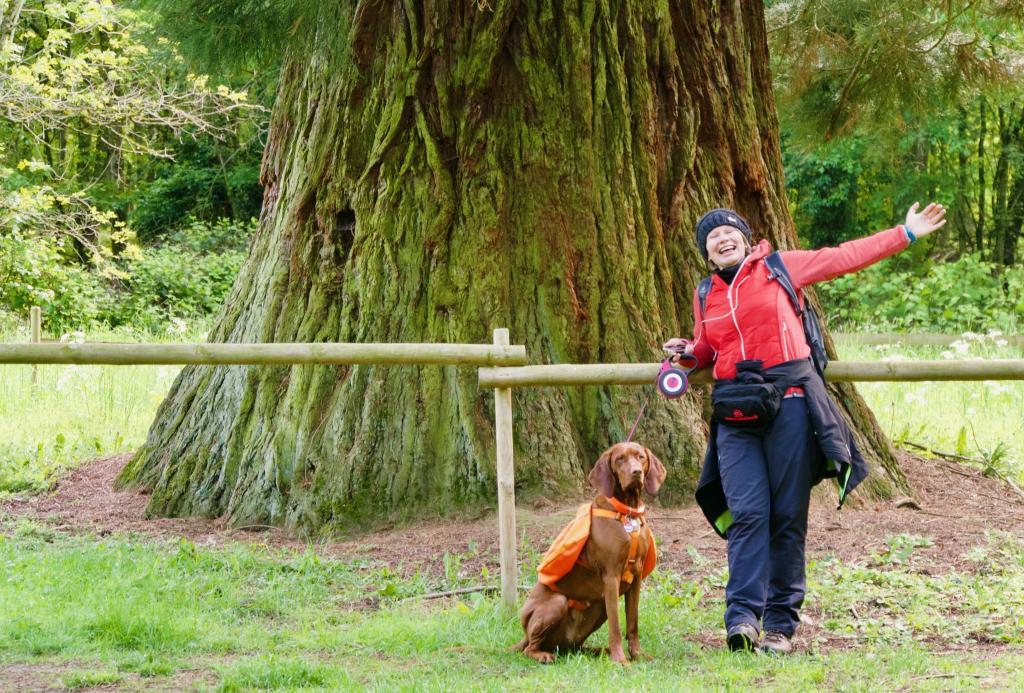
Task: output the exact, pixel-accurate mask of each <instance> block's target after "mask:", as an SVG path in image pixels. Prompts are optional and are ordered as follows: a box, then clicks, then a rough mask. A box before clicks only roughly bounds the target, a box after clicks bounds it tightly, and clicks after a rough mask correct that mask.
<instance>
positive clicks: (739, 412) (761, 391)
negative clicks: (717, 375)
mask: <svg viewBox="0 0 1024 693" xmlns="http://www.w3.org/2000/svg"><path fill="white" fill-rule="evenodd" d="M763 365H764V364H763V362H762V361H759V360H757V359H750V360H747V361H740V362H739V363H737V364H736V377H735V378H732V379H731V380H719V381H717V382H716V383H715V386H714V389H712V391H711V418H712V419H713V420H714V421H716V422H718V423H720V424H726V425H727V426H732V427H733V428H766V427H767V426H769V425H770V424H771V422H772V421H773V420H774V419H775V416H776V415H777V414H778V413H779V409H781V408H782V393H783V390H784V389H785V388H782V387H780V386H779V384H777V383H774V382H767V381H765V379H764V369H763Z"/></svg>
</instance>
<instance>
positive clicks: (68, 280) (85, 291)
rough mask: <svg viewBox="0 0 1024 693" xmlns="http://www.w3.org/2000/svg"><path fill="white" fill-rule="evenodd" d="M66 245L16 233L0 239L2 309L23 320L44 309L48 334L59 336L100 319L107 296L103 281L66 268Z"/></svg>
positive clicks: (81, 271)
mask: <svg viewBox="0 0 1024 693" xmlns="http://www.w3.org/2000/svg"><path fill="white" fill-rule="evenodd" d="M63 244H64V241H63V240H62V239H60V238H52V237H42V238H30V237H26V236H25V235H24V234H22V233H21V232H20V231H17V230H12V231H10V232H9V233H7V234H0V305H2V306H3V307H4V309H5V310H8V311H13V312H14V313H17V314H20V315H27V314H28V311H29V308H31V307H32V306H42V307H43V308H44V313H43V320H44V322H45V323H46V325H47V329H48V330H50V331H54V332H57V333H58V334H59V333H62V332H65V331H68V330H71V329H76V328H78V327H80V326H83V325H90V324H92V323H93V322H95V321H96V320H97V319H99V317H100V304H101V301H102V297H103V285H102V280H101V278H100V277H99V276H97V275H96V274H94V273H91V272H88V271H86V270H85V269H83V268H81V267H80V266H77V265H68V264H65V260H64V256H63V253H62V252H61V251H62V246H63Z"/></svg>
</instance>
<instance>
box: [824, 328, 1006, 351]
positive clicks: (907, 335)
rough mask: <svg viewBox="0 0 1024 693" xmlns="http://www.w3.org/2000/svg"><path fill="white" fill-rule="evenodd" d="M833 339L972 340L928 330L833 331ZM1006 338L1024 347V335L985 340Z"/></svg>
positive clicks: (931, 342) (868, 341) (917, 343)
mask: <svg viewBox="0 0 1024 693" xmlns="http://www.w3.org/2000/svg"><path fill="white" fill-rule="evenodd" d="M832 337H833V339H835V340H836V341H837V342H842V341H848V342H857V343H859V344H907V345H909V346H947V345H949V344H952V343H953V342H956V341H967V342H970V340H969V339H968V338H966V337H964V336H963V335H962V334H936V333H928V332H878V333H870V334H869V333H867V332H833V333H832ZM999 339H1002V340H1006V342H1007V343H1008V344H1013V345H1014V346H1019V347H1024V335H1000V336H998V337H994V336H989V335H985V342H986V343H990V342H994V341H996V340H999Z"/></svg>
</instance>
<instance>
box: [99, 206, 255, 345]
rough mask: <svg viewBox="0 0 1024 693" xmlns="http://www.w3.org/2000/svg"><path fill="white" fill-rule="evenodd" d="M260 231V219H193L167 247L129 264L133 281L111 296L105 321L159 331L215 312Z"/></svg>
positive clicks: (148, 251) (153, 249) (127, 269)
mask: <svg viewBox="0 0 1024 693" xmlns="http://www.w3.org/2000/svg"><path fill="white" fill-rule="evenodd" d="M254 228H255V221H254V220H250V221H249V222H246V223H240V222H237V221H232V220H228V219H220V220H218V221H217V222H216V223H214V224H207V223H205V222H201V221H198V220H195V219H193V220H191V222H190V223H189V225H188V226H187V227H185V228H184V229H182V230H180V231H178V232H176V233H174V234H172V235H171V236H170V237H168V238H167V240H166V241H165V242H164V243H162V244H160V245H158V246H154V247H151V248H147V249H145V250H144V251H143V253H142V255H141V257H139V258H137V259H134V260H131V261H129V262H128V263H126V264H125V266H124V270H125V272H126V273H127V275H128V278H127V279H125V280H123V285H122V289H121V290H120V291H117V292H115V293H114V294H112V295H111V296H110V298H109V299H108V301H107V304H106V307H105V309H104V310H103V312H102V314H101V318H102V319H103V320H104V321H105V322H108V323H110V324H111V325H122V324H132V325H135V326H136V327H141V328H144V329H148V330H150V331H158V330H160V329H162V328H163V327H164V326H165V325H166V324H167V322H168V321H169V320H170V319H171V318H194V317H200V316H204V315H209V314H211V313H213V312H215V311H216V310H217V309H218V308H220V306H221V304H222V303H223V302H224V299H225V297H226V296H227V294H228V291H230V289H231V285H232V283H233V282H234V280H235V275H236V274H238V270H239V268H240V267H241V266H242V261H243V260H244V259H245V252H246V246H247V244H248V241H249V238H250V236H251V235H252V232H253V230H254Z"/></svg>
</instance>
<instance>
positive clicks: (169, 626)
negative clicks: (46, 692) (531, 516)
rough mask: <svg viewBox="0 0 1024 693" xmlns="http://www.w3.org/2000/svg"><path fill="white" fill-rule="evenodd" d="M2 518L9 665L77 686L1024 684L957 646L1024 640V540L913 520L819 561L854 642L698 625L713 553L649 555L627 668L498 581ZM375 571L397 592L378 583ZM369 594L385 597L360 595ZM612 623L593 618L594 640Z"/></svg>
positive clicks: (715, 577) (827, 608)
mask: <svg viewBox="0 0 1024 693" xmlns="http://www.w3.org/2000/svg"><path fill="white" fill-rule="evenodd" d="M3 529H4V533H3V536H2V537H0V562H2V564H3V565H4V566H5V579H4V580H3V581H2V582H0V603H2V604H8V605H12V604H17V605H18V608H17V609H6V608H5V609H3V610H2V611H0V668H2V666H3V664H11V663H15V662H18V663H28V664H31V663H37V664H39V665H40V666H41V667H42V666H43V665H46V666H49V667H52V666H53V665H55V664H61V663H64V664H68V665H69V666H72V667H73V671H72V672H71V673H69V674H67V675H65V678H64V683H65V685H66V687H68V688H75V687H85V686H87V685H100V684H101V683H104V682H111V683H113V682H116V681H117V680H120V678H121V677H125V676H127V675H128V673H131V672H134V673H137V674H138V675H139V676H140V677H145V678H147V680H155V681H157V682H158V681H159V680H160V679H161V678H165V677H169V676H172V675H176V674H180V673H182V672H188V671H191V670H194V669H196V667H199V668H200V669H202V670H204V671H206V672H210V674H211V676H212V678H213V680H215V681H216V683H215V684H213V685H214V686H216V689H217V690H221V691H236V690H253V689H256V690H280V689H287V690H294V689H326V690H337V689H365V688H371V689H377V690H422V689H430V690H437V689H445V690H447V689H468V690H537V689H541V688H548V687H556V688H557V687H570V686H571V687H573V688H574V689H578V688H583V689H587V688H595V689H608V688H625V689H627V690H633V689H651V690H654V689H660V688H668V689H671V690H679V689H683V690H697V689H706V688H717V689H722V688H733V687H742V688H748V687H759V688H768V689H769V690H771V689H783V688H788V689H793V688H795V689H798V690H805V689H812V688H820V687H829V688H838V689H842V690H865V691H866V690H879V689H893V688H898V687H904V686H909V687H914V688H928V687H932V688H937V689H947V688H949V687H958V686H959V687H964V686H976V685H977V684H978V682H979V681H986V682H989V683H990V685H996V686H999V687H1002V688H1008V689H1013V688H1019V687H1020V686H1024V652H1022V651H1021V650H1019V649H1018V650H1016V651H1015V650H1013V649H1011V650H1009V651H1004V652H1005V653H1004V654H1000V653H995V654H993V655H990V656H987V657H977V656H974V655H972V653H971V650H970V647H967V646H966V645H969V644H970V643H971V642H976V641H979V640H980V641H982V642H985V641H993V640H995V641H999V642H1005V643H1008V644H1010V645H1013V646H1019V645H1024V620H1022V619H1024V544H1022V543H1021V541H1020V539H1018V538H1015V537H1012V536H1008V535H993V536H992V537H990V538H989V541H988V543H987V544H984V545H982V546H980V547H979V548H977V549H975V551H974V552H973V554H972V556H973V559H974V560H975V561H976V566H977V568H978V570H977V571H971V572H963V573H961V572H956V571H954V572H951V573H946V574H944V575H941V576H931V575H927V574H925V573H924V572H922V571H919V570H918V567H919V566H918V565H917V563H916V561H917V557H916V556H915V553H914V552H915V550H916V549H917V548H918V547H919V546H921V544H922V539H921V538H917V537H906V536H903V535H899V536H895V537H891V538H890V541H889V543H888V549H887V550H884V551H882V552H881V553H879V554H878V556H876V557H874V558H873V559H872V560H871V561H870V562H868V563H866V564H864V565H845V564H842V563H840V562H838V561H836V560H834V559H831V558H828V557H826V558H824V559H822V560H818V561H815V562H813V563H811V565H810V566H809V581H810V590H809V593H810V596H811V599H812V601H811V603H810V604H809V605H808V607H809V609H810V610H814V612H815V613H820V614H821V616H820V618H821V622H820V625H821V626H822V628H823V630H822V631H820V632H822V633H824V634H825V635H828V636H829V637H832V638H838V639H842V640H843V641H845V642H848V643H849V645H850V649H838V650H836V649H833V650H832V651H830V652H825V651H824V649H825V648H823V647H822V646H821V645H822V643H815V644H814V648H815V649H816V650H818V651H820V652H821V653H819V654H807V653H804V654H799V655H797V656H795V657H792V658H789V659H785V660H777V659H772V658H767V657H763V656H734V655H730V654H728V653H726V652H723V651H722V650H721V649H719V648H717V647H712V648H707V647H705V646H704V645H702V644H701V643H702V642H706V641H707V640H709V639H711V640H712V641H715V642H717V639H718V638H719V637H720V632H719V631H720V621H721V614H722V608H723V604H722V596H721V595H722V590H721V585H722V582H723V580H724V577H725V576H724V574H723V573H722V572H721V570H718V569H714V568H712V566H710V565H708V573H707V574H706V575H705V576H704V577H702V578H701V579H699V580H686V579H683V578H681V577H680V576H679V575H678V574H676V573H670V572H668V571H657V572H655V573H654V575H653V576H652V579H651V580H650V581H649V582H648V583H647V584H646V585H645V597H644V599H643V601H642V604H641V623H642V627H643V631H642V635H641V637H642V642H643V645H644V648H645V651H646V652H647V653H648V654H649V655H651V657H652V658H651V659H650V660H648V661H642V662H638V663H635V664H634V665H633V666H631V667H629V668H628V669H620V668H618V667H616V666H615V665H613V664H611V663H610V662H609V661H608V660H607V659H606V658H603V657H593V656H589V655H570V656H566V657H563V658H561V659H560V660H559V661H558V663H557V664H556V665H554V666H548V667H544V666H540V665H537V664H535V663H534V662H532V661H530V660H528V659H526V658H525V657H523V656H522V655H521V654H519V653H515V652H511V651H509V646H511V645H512V644H513V643H515V642H516V641H517V640H518V639H519V637H520V630H519V625H518V623H517V621H516V620H515V619H514V618H511V617H510V615H509V614H508V613H507V612H505V611H504V609H503V608H502V606H501V605H500V603H499V602H498V600H497V598H495V597H484V596H482V595H479V594H474V595H468V596H467V597H466V598H465V599H462V600H458V601H451V602H447V603H444V602H436V601H435V602H420V601H418V600H415V599H413V600H410V599H408V597H409V596H410V595H415V594H422V593H424V592H427V591H429V590H431V589H436V588H438V587H447V586H451V585H450V583H448V581H447V580H446V578H444V577H438V578H435V579H433V580H431V579H428V578H426V577H424V576H422V575H412V576H411V577H407V578H400V577H397V576H396V575H395V573H394V572H392V571H391V569H390V568H388V567H387V566H383V565H378V564H375V563H372V562H366V561H339V560H335V559H331V558H327V557H324V556H320V555H318V554H317V553H316V552H315V551H314V550H313V549H307V550H306V551H305V552H295V551H281V550H273V549H268V548H260V547H255V546H241V545H235V546H230V547H228V548H222V549H204V548H200V547H196V546H194V545H192V544H190V543H188V542H178V543H173V542H170V543H154V542H152V541H140V540H138V539H136V538H132V537H113V538H105V539H102V540H100V539H96V538H93V537H74V536H67V535H64V534H61V533H57V532H54V531H52V530H49V529H47V528H45V527H41V526H39V525H33V524H30V523H25V522H22V523H19V524H15V525H11V524H8V525H7V526H5V527H4V528H3ZM887 552H891V555H886V554H887ZM382 577H383V579H382ZM384 584H391V585H395V586H396V587H395V589H394V590H393V593H394V596H391V597H382V596H381V595H382V592H383V591H384V589H383V585H384ZM368 599H372V600H374V601H375V602H376V604H377V608H372V609H366V608H365V604H367V603H368ZM854 613H856V614H858V615H857V616H854V615H853V614H854ZM606 638H607V634H606V631H605V630H604V629H602V630H601V631H599V632H598V633H597V634H595V635H594V636H593V639H592V641H591V644H594V645H597V646H600V645H601V644H602V643H603V642H606ZM924 641H927V642H929V643H930V645H931V649H932V650H935V651H931V650H929V649H925V648H924V647H923V646H922V645H921V644H920V643H921V642H924ZM961 648H962V653H963V654H952V655H950V654H949V653H948V652H945V653H944V651H947V650H951V649H952V650H960V649H961ZM90 682H92V683H90Z"/></svg>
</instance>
